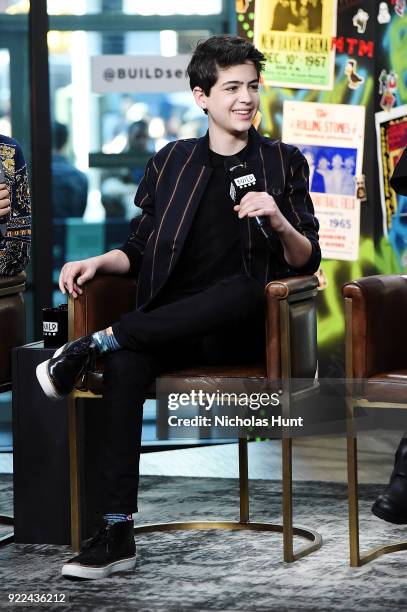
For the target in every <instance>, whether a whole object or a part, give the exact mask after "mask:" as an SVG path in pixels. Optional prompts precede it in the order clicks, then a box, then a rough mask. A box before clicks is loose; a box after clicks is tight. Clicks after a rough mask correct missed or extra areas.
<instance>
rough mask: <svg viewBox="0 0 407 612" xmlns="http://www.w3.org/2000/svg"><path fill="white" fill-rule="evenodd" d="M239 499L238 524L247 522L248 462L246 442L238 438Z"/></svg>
mask: <svg viewBox="0 0 407 612" xmlns="http://www.w3.org/2000/svg"><path fill="white" fill-rule="evenodd" d="M239 493H240V495H239V498H240V522H241V523H248V522H249V461H248V455H247V440H246V438H239Z"/></svg>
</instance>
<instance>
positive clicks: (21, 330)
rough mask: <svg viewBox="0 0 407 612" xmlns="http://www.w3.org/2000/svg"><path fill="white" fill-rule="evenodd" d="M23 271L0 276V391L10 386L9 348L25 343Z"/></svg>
mask: <svg viewBox="0 0 407 612" xmlns="http://www.w3.org/2000/svg"><path fill="white" fill-rule="evenodd" d="M25 280H26V275H25V272H22V273H21V274H17V275H16V276H1V277H0V391H5V390H7V389H9V388H10V387H11V363H10V356H11V350H12V349H13V348H14V347H16V346H21V345H22V344H24V343H25V312H24V297H23V292H24V289H25Z"/></svg>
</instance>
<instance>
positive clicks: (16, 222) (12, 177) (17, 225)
mask: <svg viewBox="0 0 407 612" xmlns="http://www.w3.org/2000/svg"><path fill="white" fill-rule="evenodd" d="M0 159H1V163H2V168H3V173H4V182H5V184H6V186H7V188H8V190H9V194H10V201H11V210H10V213H9V214H8V215H7V216H6V217H5V218H1V219H0V275H1V276H14V275H15V274H18V273H19V272H22V271H23V270H24V268H25V267H26V266H27V264H28V261H29V256H30V244H31V204H30V190H29V185H28V177H27V167H26V163H25V159H24V154H23V151H22V149H21V146H20V145H19V144H18V142H17V141H16V140H14V139H13V138H8V137H6V136H2V135H0Z"/></svg>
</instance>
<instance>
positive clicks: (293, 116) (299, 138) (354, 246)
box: [283, 101, 365, 261]
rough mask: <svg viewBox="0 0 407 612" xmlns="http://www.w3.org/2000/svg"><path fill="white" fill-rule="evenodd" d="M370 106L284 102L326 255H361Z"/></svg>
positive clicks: (287, 138)
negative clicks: (360, 181)
mask: <svg viewBox="0 0 407 612" xmlns="http://www.w3.org/2000/svg"><path fill="white" fill-rule="evenodd" d="M364 126H365V107H364V106H356V105H355V106H349V105H347V104H319V103H317V102H291V101H285V102H284V110H283V142H286V143H288V144H294V145H296V146H297V147H298V148H299V149H300V151H301V152H302V154H303V155H304V157H305V158H306V160H307V162H308V166H309V171H310V175H309V185H310V193H311V198H312V201H313V203H314V207H315V214H316V216H317V218H318V220H319V223H320V244H321V250H322V257H323V258H324V259H341V260H349V261H355V260H356V259H357V258H358V253H359V235H360V200H359V199H358V198H357V197H356V196H357V178H358V177H359V176H361V174H362V163H363V141H364Z"/></svg>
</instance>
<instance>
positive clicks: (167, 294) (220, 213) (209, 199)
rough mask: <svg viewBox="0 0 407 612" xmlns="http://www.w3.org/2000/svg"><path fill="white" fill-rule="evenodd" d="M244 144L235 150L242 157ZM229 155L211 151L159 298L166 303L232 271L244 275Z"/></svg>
mask: <svg viewBox="0 0 407 612" xmlns="http://www.w3.org/2000/svg"><path fill="white" fill-rule="evenodd" d="M247 148H248V147H247V146H246V147H245V148H244V149H242V150H241V151H240V152H239V153H237V157H239V159H240V160H244V158H245V155H246V152H247ZM227 159H228V156H225V155H219V154H218V153H214V152H213V151H210V161H211V165H212V168H213V170H212V175H211V177H210V179H209V182H208V185H207V187H206V189H205V192H204V195H203V197H202V200H201V201H200V203H199V205H198V210H197V211H196V213H195V217H194V220H193V222H192V226H191V229H190V231H189V233H188V236H187V238H186V240H185V243H184V246H183V249H182V252H181V253H180V256H179V259H178V261H177V263H176V264H175V267H174V270H173V272H172V274H171V275H170V278H169V279H168V282H167V284H166V286H165V287H164V289H163V291H162V292H160V294H159V297H158V300H159V302H160V304H163V303H169V302H172V301H175V300H177V299H181V298H182V297H187V296H189V295H193V294H195V293H198V292H199V291H203V290H204V289H206V288H207V287H209V286H210V285H212V284H214V283H216V282H218V281H220V280H222V279H223V278H226V277H227V276H233V275H234V274H243V273H244V265H243V258H242V253H241V247H240V226H239V218H238V216H237V213H236V212H235V211H234V210H233V202H232V199H231V197H230V195H229V188H230V179H229V177H228V176H227V172H226V170H225V160H227Z"/></svg>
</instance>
